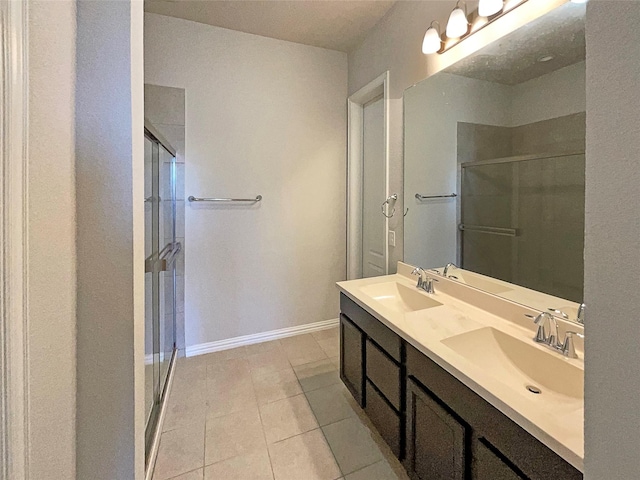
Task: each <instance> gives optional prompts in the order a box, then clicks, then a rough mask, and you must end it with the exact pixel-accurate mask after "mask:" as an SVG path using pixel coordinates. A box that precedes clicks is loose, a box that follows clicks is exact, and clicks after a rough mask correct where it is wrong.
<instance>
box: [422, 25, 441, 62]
mask: <svg viewBox="0 0 640 480" xmlns="http://www.w3.org/2000/svg"><path fill="white" fill-rule="evenodd" d="M434 24H436V25H437V26H438V27H437V28H436V27H434V26H433V25H434ZM443 46H444V42H443V41H442V35H441V34H440V24H439V23H438V22H436V21H435V20H434V21H433V22H431V24H430V25H429V28H427V31H426V33H425V34H424V40H422V53H424V54H429V53H437V52H439V51H440V50H442V47H443Z"/></svg>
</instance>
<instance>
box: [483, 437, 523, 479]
mask: <svg viewBox="0 0 640 480" xmlns="http://www.w3.org/2000/svg"><path fill="white" fill-rule="evenodd" d="M475 447H476V448H475V454H474V458H473V480H526V479H527V477H525V476H524V475H521V474H519V473H518V472H516V471H515V470H514V469H513V468H511V466H510V465H509V464H508V463H507V462H506V461H505V460H503V459H502V458H500V456H499V455H498V454H497V453H494V450H495V447H493V446H491V445H490V444H489V443H488V442H487V441H486V440H485V439H483V438H481V439H479V440H478V441H477V442H476V445H475ZM495 452H497V450H495Z"/></svg>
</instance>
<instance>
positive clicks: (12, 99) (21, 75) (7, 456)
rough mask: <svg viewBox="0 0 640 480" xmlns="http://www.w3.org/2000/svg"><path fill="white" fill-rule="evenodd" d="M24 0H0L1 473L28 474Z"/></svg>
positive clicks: (21, 479)
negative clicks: (0, 52)
mask: <svg viewBox="0 0 640 480" xmlns="http://www.w3.org/2000/svg"><path fill="white" fill-rule="evenodd" d="M27 9H28V2H1V3H0V23H1V24H2V27H3V28H2V32H3V33H2V35H3V39H2V40H3V42H4V44H5V45H6V50H5V52H4V54H3V55H2V58H1V59H0V98H1V99H2V102H3V105H5V108H4V109H3V110H2V116H1V118H0V155H1V159H0V170H1V173H2V175H1V176H0V179H1V181H0V217H1V218H0V239H1V245H2V247H1V248H0V275H1V277H2V278H1V281H2V302H1V303H2V308H1V310H0V316H1V320H2V322H1V325H0V390H1V392H0V394H1V395H0V422H2V423H1V428H0V479H4V480H8V479H11V480H25V479H27V478H28V477H29V337H28V311H29V308H28V306H29V291H28V285H29V284H28V281H27V280H28V230H27V227H28V217H27V214H28V201H27V200H28V189H27V185H28V182H27V180H28V158H29V155H28V127H29V124H28V101H29V97H28V93H29V85H28V75H27V73H28V71H27V68H28V67H27V66H28V63H27V62H28V53H27V52H28V48H27V45H28V37H27V35H28V26H27V25H28V24H27V19H28V16H27V15H28V11H27Z"/></svg>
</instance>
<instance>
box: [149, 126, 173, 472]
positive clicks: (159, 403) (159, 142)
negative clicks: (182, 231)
mask: <svg viewBox="0 0 640 480" xmlns="http://www.w3.org/2000/svg"><path fill="white" fill-rule="evenodd" d="M144 135H145V137H146V138H147V139H149V140H150V141H151V142H152V144H153V145H155V146H157V148H156V149H154V151H153V153H152V155H157V157H155V158H154V159H153V160H152V176H154V177H156V178H158V179H159V178H160V168H161V166H160V149H161V148H164V149H165V150H166V151H167V152H168V153H169V154H170V155H171V156H172V157H173V159H174V160H173V162H172V164H171V170H170V176H171V188H172V199H173V200H172V206H171V208H172V215H171V218H172V224H171V231H172V238H173V244H174V245H173V248H172V252H171V255H170V256H171V258H172V260H171V262H170V263H171V274H172V275H173V282H172V284H173V292H172V294H173V299H174V300H173V302H172V303H173V312H172V317H173V322H172V332H171V334H172V336H173V348H172V352H171V356H170V359H169V364H168V367H167V373H166V375H165V376H164V381H162V380H163V379H162V375H161V374H160V372H158V378H157V379H156V378H154V389H153V390H154V405H153V407H152V410H151V412H150V414H149V417H148V418H146V419H145V421H146V422H147V423H146V424H145V463H146V470H148V471H151V470H152V469H151V468H150V467H151V466H152V462H153V461H154V457H155V455H156V454H157V437H158V429H159V427H160V425H159V424H160V420H161V418H162V408H163V404H164V403H165V400H166V395H167V393H168V387H169V384H170V378H171V374H172V370H173V366H174V362H175V359H176V334H177V332H176V314H177V312H176V301H175V299H176V271H175V257H176V255H177V254H179V253H180V249H181V246H180V245H179V244H177V245H176V244H175V234H176V175H175V168H176V166H175V158H176V150H175V149H174V148H173V147H172V146H171V145H170V144H169V143H168V142H167V141H166V140H165V139H164V138H163V137H162V135H161V134H160V133H159V132H158V131H157V130H156V129H155V128H153V125H151V124H150V123H149V122H148V121H147V120H145V127H144ZM152 188H153V187H152ZM157 188H158V192H157V193H158V195H157V198H156V195H153V197H154V199H153V200H154V202H153V207H152V208H153V210H154V213H152V216H153V217H154V218H158V221H159V217H160V215H161V214H162V213H161V212H160V211H159V210H160V207H159V205H160V190H161V186H160V184H159V180H158V187H157ZM156 200H157V201H156ZM156 214H157V216H156ZM152 221H153V220H152ZM153 231H154V233H153V234H154V235H155V234H156V232H155V228H154V229H153ZM154 249H156V251H157V257H155V258H153V261H152V262H151V263H152V265H149V267H150V268H152V270H153V279H152V282H153V287H152V291H153V293H152V308H153V326H154V327H156V326H157V327H158V329H157V331H155V329H154V332H153V355H154V357H155V355H156V353H157V354H158V355H160V349H161V348H162V346H161V345H160V321H161V320H162V319H160V283H161V282H160V278H159V276H158V274H159V273H161V272H160V271H159V270H158V265H159V264H160V263H162V262H164V259H163V258H160V257H161V255H160V254H161V253H162V252H163V251H164V250H165V248H164V247H163V248H162V249H161V248H160V239H158V241H157V242H155V244H154ZM156 251H154V254H155V253H156ZM163 270H164V269H163ZM156 320H158V322H157V325H156V323H155V321H156ZM154 362H155V358H154ZM155 375H156V372H155V371H154V376H155ZM156 380H158V389H156V388H155V381H156ZM146 400H147V399H146V398H145V402H146Z"/></svg>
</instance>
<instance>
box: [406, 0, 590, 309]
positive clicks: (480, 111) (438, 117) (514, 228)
mask: <svg viewBox="0 0 640 480" xmlns="http://www.w3.org/2000/svg"><path fill="white" fill-rule="evenodd" d="M584 14H585V6H584V5H581V4H575V3H567V4H564V5H562V6H560V7H558V8H557V9H555V10H553V11H551V12H550V13H547V14H546V15H544V16H542V17H540V18H538V19H536V20H534V21H532V22H531V23H529V24H527V25H525V26H524V27H522V28H520V29H518V30H516V31H514V32H513V33H511V34H509V35H507V36H505V37H503V38H502V39H500V40H497V41H496V42H494V43H492V44H490V45H488V46H486V47H485V48H483V49H481V50H479V51H478V52H476V53H475V54H473V55H471V56H469V57H466V58H465V59H463V60H461V61H459V62H458V63H456V64H454V65H452V66H450V67H449V68H447V69H446V70H443V71H441V72H439V73H437V74H435V75H433V76H431V77H429V78H427V79H426V80H424V81H423V82H421V83H419V84H417V85H415V86H413V87H411V88H409V89H407V90H406V91H405V94H404V112H405V119H404V121H405V124H404V127H405V167H404V171H405V175H404V195H405V197H404V202H405V205H406V206H408V207H409V212H408V214H407V216H406V217H405V234H404V238H405V245H404V249H405V261H406V262H407V263H410V264H414V265H421V266H423V267H429V268H434V267H442V266H444V265H446V264H447V263H449V262H454V263H456V264H457V265H460V266H461V267H462V269H464V270H458V273H454V272H453V271H451V272H449V273H450V274H452V275H454V276H456V277H458V280H459V281H465V283H469V284H471V285H474V286H476V287H477V288H481V289H483V290H486V291H489V292H490V293H494V294H496V295H501V296H504V297H507V298H510V299H512V300H514V301H518V302H520V303H525V304H527V305H530V306H533V307H535V308H538V309H540V310H542V309H545V310H546V309H548V308H554V309H558V310H561V308H560V307H562V308H564V309H566V310H568V311H569V312H570V313H568V314H567V315H569V316H570V317H572V318H573V317H575V316H576V315H577V309H578V304H579V303H580V302H581V301H582V294H583V277H584V274H583V245H584V185H585V178H584V168H585V157H584V148H585V120H586V116H585V110H586V109H585V41H584ZM452 193H456V196H452V195H451V194H452ZM425 197H427V198H425ZM430 197H433V198H430ZM465 271H468V272H465ZM477 274H481V275H477ZM465 277H466V278H465ZM493 279H495V280H493ZM517 286H519V287H517ZM520 287H525V288H520ZM535 292H542V293H544V294H546V295H544V296H538V297H536V295H535ZM557 314H558V315H561V314H559V313H557Z"/></svg>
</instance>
